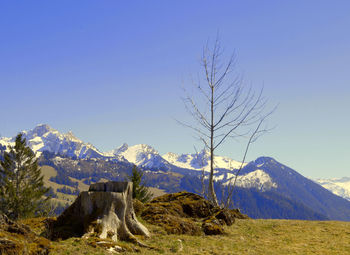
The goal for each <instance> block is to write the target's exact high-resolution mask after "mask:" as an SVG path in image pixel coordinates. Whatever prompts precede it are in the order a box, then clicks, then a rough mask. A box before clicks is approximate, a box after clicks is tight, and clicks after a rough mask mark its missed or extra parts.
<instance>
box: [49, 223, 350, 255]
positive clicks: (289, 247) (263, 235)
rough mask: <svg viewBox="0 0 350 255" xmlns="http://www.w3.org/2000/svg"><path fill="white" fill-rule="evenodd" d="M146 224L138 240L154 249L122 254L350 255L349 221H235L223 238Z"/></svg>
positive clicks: (76, 247)
mask: <svg viewBox="0 0 350 255" xmlns="http://www.w3.org/2000/svg"><path fill="white" fill-rule="evenodd" d="M145 225H146V226H147V227H148V228H149V229H150V230H151V232H152V237H151V238H150V239H145V240H142V239H140V240H142V242H144V243H145V244H147V245H149V246H151V247H154V248H155V249H147V248H140V247H135V246H133V245H132V244H130V243H126V242H119V245H120V246H122V247H124V248H127V249H128V250H129V251H126V252H123V254H174V253H177V254H198V255H199V254H220V255H221V254H337V255H338V254H350V222H336V221H324V222H321V221H297V220H237V221H236V223H235V224H234V225H233V226H231V227H227V228H226V235H222V236H189V235H166V234H165V233H164V231H163V230H162V229H160V228H159V227H157V226H153V225H149V224H145ZM180 242H181V245H182V246H183V249H182V250H181V248H180ZM52 247H53V249H52V254H59V255H61V254H65V255H68V254H72V255H73V254H74V255H80V254H101V255H102V254H107V253H106V250H104V249H103V248H100V247H97V248H95V247H93V246H91V241H89V240H86V239H81V238H70V239H67V240H64V241H61V242H53V243H52ZM133 249H135V250H134V251H133Z"/></svg>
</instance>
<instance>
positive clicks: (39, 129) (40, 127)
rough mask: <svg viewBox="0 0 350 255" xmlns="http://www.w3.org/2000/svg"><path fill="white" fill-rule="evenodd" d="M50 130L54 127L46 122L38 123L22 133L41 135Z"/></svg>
mask: <svg viewBox="0 0 350 255" xmlns="http://www.w3.org/2000/svg"><path fill="white" fill-rule="evenodd" d="M52 130H54V129H53V128H51V127H50V126H49V125H47V124H38V125H37V126H36V127H35V128H33V129H32V130H29V131H28V132H26V131H24V132H23V133H27V134H31V136H43V135H44V134H46V133H47V132H50V131H52Z"/></svg>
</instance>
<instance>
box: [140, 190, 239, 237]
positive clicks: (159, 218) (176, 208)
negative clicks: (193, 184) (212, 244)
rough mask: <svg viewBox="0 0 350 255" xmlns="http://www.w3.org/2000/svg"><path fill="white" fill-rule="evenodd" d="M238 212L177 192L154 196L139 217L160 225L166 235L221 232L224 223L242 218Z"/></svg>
mask: <svg viewBox="0 0 350 255" xmlns="http://www.w3.org/2000/svg"><path fill="white" fill-rule="evenodd" d="M241 215H242V214H241V213H240V212H239V211H236V210H228V209H221V208H219V207H215V206H214V205H213V204H212V203H210V202H209V201H208V200H206V199H204V198H203V197H201V196H199V195H197V194H193V193H189V192H179V193H173V194H166V195H163V196H160V197H156V198H155V199H153V200H152V201H151V202H150V203H147V204H146V205H145V209H144V211H143V212H142V214H141V217H142V218H143V219H144V220H145V221H147V222H149V223H151V224H156V225H160V226H162V227H163V228H164V230H165V231H166V232H167V233H168V234H190V235H200V234H201V233H203V232H204V233H205V234H207V235H213V234H222V233H224V229H223V226H224V225H227V226H231V225H232V224H233V223H234V222H235V218H237V217H244V216H241Z"/></svg>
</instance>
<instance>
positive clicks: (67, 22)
mask: <svg viewBox="0 0 350 255" xmlns="http://www.w3.org/2000/svg"><path fill="white" fill-rule="evenodd" d="M349 13H350V2H349V1H338V0H337V1H331V0H329V1H321V0H317V1H311V0H310V1H295V0H291V1H277V0H276V1H259V0H257V1H249V0H241V1H203V0H183V1H181V0H177V1H164V0H159V1H152V0H150V1H112V0H110V1H87V0H84V1H68V0H67V1H62V0H60V1H0V100H1V101H0V102H1V107H0V116H1V121H0V134H1V135H2V136H14V135H15V134H16V133H17V132H18V131H21V130H24V129H31V128H33V127H34V126H35V125H36V124H38V123H47V124H49V125H50V126H52V127H54V128H56V129H58V130H59V131H62V132H67V131H69V130H71V131H73V133H74V134H75V135H76V136H77V137H78V138H81V139H82V140H84V141H86V142H91V143H92V144H94V145H95V146H96V147H97V148H99V149H100V150H101V151H107V150H111V149H113V148H115V147H117V146H119V145H120V144H121V143H123V142H127V143H129V144H130V145H133V144H139V143H146V144H150V145H152V146H153V147H155V148H156V149H157V150H158V151H159V152H160V153H161V154H163V153H166V152H168V151H172V152H176V153H181V152H193V145H194V144H196V145H197V147H199V145H198V144H199V143H198V142H197V141H196V140H195V139H194V138H193V137H192V133H191V131H190V130H187V129H185V128H183V127H182V126H179V125H178V124H176V122H175V121H174V120H173V118H178V119H182V118H185V119H186V118H187V119H188V117H186V112H185V109H184V107H183V105H182V101H181V100H180V97H181V95H182V90H181V84H182V81H184V84H185V86H186V85H190V79H189V77H190V75H191V74H197V73H200V66H199V61H198V60H199V57H200V54H201V51H202V47H203V45H204V44H205V42H206V41H207V39H208V38H209V37H211V38H213V37H215V35H216V33H217V31H218V30H219V31H220V37H221V40H222V44H223V46H224V48H225V50H226V52H227V54H229V53H231V52H232V51H233V50H235V51H236V53H237V62H238V66H237V68H238V70H239V71H240V72H242V73H244V77H245V80H246V81H247V82H248V83H252V84H253V86H254V87H255V88H256V89H259V88H260V87H261V86H262V85H263V84H264V87H265V95H266V96H267V97H268V98H269V100H270V103H271V105H273V104H277V103H279V108H278V110H277V112H276V113H275V114H274V115H273V116H272V117H271V118H270V121H269V122H270V123H271V125H277V127H276V129H275V130H273V131H272V132H271V133H270V134H267V135H265V136H264V137H262V138H261V139H260V140H259V141H258V142H257V143H255V144H254V146H253V147H252V149H251V150H250V152H249V154H248V159H249V160H253V159H255V158H256V157H258V156H261V155H264V156H272V157H274V158H276V159H277V160H279V161H280V162H281V163H284V164H286V165H289V166H291V167H293V168H294V169H295V170H297V171H299V172H300V173H302V174H303V175H305V176H310V177H341V176H350V167H349V159H350V135H349V130H350V117H349V111H350V71H349V67H350V33H349V29H350V15H349ZM242 146H243V143H236V142H234V141H232V142H228V143H226V144H225V145H224V146H223V147H222V148H221V149H220V150H219V151H218V153H219V154H222V155H226V156H229V157H232V158H235V159H237V160H240V157H241V155H242V153H241V151H242Z"/></svg>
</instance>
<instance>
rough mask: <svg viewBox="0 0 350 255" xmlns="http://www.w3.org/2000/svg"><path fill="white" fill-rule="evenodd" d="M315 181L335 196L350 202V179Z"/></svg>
mask: <svg viewBox="0 0 350 255" xmlns="http://www.w3.org/2000/svg"><path fill="white" fill-rule="evenodd" d="M314 181H316V182H317V183H318V184H320V185H322V186H323V187H324V188H326V189H328V190H330V191H331V192H333V193H334V194H336V195H338V196H340V197H343V198H345V199H347V200H349V201H350V177H343V178H332V179H314Z"/></svg>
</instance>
